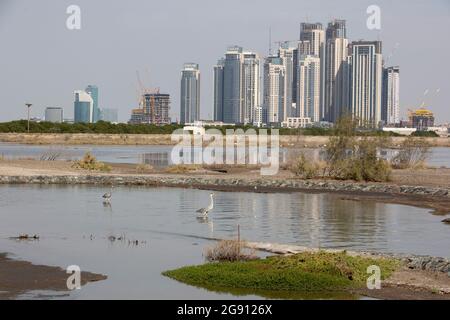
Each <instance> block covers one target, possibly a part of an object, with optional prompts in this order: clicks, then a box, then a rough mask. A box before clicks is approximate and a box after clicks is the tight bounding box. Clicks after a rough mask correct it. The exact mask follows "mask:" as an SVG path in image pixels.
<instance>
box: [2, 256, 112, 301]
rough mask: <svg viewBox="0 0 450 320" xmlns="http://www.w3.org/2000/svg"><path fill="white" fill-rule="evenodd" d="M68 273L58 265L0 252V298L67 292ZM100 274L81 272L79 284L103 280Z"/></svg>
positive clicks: (103, 276)
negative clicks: (43, 263) (12, 257)
mask: <svg viewBox="0 0 450 320" xmlns="http://www.w3.org/2000/svg"><path fill="white" fill-rule="evenodd" d="M69 276H70V275H69V274H68V273H66V270H63V269H61V268H59V267H52V266H43V265H34V264H32V263H30V262H27V261H20V260H13V259H11V258H9V257H8V256H7V254H5V253H0V299H14V298H17V297H18V296H19V295H21V294H24V293H28V292H30V291H35V290H39V291H41V290H42V291H44V290H45V291H47V290H48V291H57V292H59V293H64V292H65V293H68V289H67V278H68V277H69ZM106 278H107V277H106V276H105V275H101V274H95V273H90V272H81V285H82V286H83V285H85V284H87V283H89V282H94V281H101V280H105V279H106Z"/></svg>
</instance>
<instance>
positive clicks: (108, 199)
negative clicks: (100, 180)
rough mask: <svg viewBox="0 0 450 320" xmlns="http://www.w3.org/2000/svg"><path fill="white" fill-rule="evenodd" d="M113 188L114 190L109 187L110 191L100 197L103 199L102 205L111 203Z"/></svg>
mask: <svg viewBox="0 0 450 320" xmlns="http://www.w3.org/2000/svg"><path fill="white" fill-rule="evenodd" d="M113 188H114V186H111V190H110V191H109V192H107V193H105V194H104V195H103V196H102V197H103V203H110V202H111V198H112V191H113Z"/></svg>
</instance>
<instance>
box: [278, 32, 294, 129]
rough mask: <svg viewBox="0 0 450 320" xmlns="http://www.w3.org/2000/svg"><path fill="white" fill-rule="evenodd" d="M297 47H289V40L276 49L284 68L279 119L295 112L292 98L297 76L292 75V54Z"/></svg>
mask: <svg viewBox="0 0 450 320" xmlns="http://www.w3.org/2000/svg"><path fill="white" fill-rule="evenodd" d="M296 49H297V48H295V47H291V46H290V42H288V41H287V42H283V43H281V45H280V48H279V49H278V56H279V57H280V58H281V60H282V63H283V65H284V68H285V70H286V74H285V77H284V79H285V85H284V87H285V90H284V94H285V97H284V100H285V103H284V110H283V114H282V119H281V121H286V119H287V118H289V117H293V116H294V115H295V113H296V105H295V104H294V101H293V100H294V99H293V90H294V88H295V86H294V80H295V81H296V79H297V77H294V72H295V70H296V67H295V63H296V62H297V59H294V56H295V55H296V54H297V50H296Z"/></svg>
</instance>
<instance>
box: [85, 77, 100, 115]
mask: <svg viewBox="0 0 450 320" xmlns="http://www.w3.org/2000/svg"><path fill="white" fill-rule="evenodd" d="M85 91H86V92H87V93H88V94H89V95H90V96H91V97H92V101H93V108H94V109H93V116H92V122H97V121H98V120H100V109H99V106H98V87H97V86H95V85H91V84H90V85H88V86H87V87H86V90H85Z"/></svg>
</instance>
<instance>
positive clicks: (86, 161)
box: [72, 151, 111, 172]
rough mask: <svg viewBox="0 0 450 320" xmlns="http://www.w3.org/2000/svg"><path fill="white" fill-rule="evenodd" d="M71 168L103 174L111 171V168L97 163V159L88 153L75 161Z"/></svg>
mask: <svg viewBox="0 0 450 320" xmlns="http://www.w3.org/2000/svg"><path fill="white" fill-rule="evenodd" d="M72 167H73V168H76V169H84V170H90V171H104V172H109V171H111V166H109V165H107V164H105V163H103V162H100V161H97V159H96V158H95V157H94V156H93V155H92V154H91V153H90V152H89V151H88V152H86V153H85V154H84V156H83V159H81V160H78V161H75V162H74V163H73V164H72Z"/></svg>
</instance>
